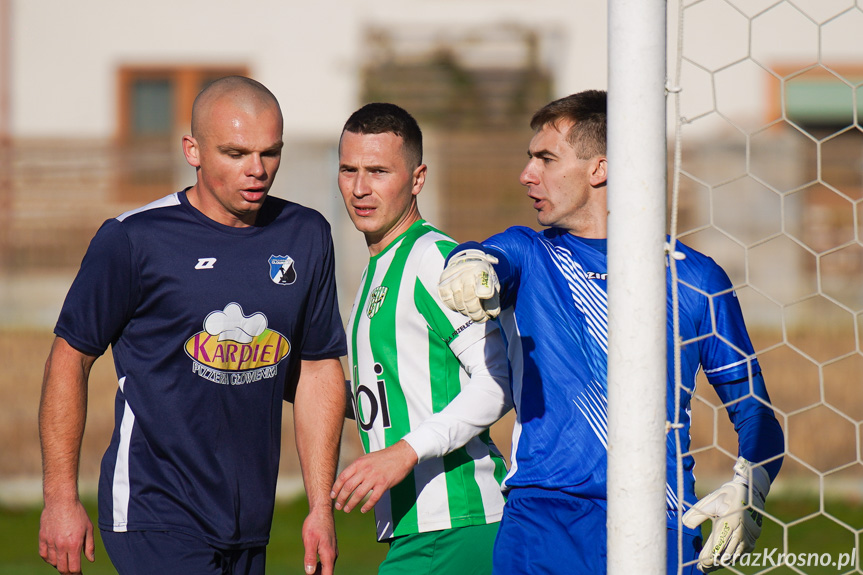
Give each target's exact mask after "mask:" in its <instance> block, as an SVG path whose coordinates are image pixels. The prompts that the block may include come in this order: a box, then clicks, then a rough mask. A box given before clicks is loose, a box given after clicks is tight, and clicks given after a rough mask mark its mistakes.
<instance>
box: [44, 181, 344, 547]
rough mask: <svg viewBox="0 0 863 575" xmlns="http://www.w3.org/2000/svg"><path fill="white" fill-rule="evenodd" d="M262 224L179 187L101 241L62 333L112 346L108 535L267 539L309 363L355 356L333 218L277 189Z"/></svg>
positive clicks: (227, 543) (98, 350)
mask: <svg viewBox="0 0 863 575" xmlns="http://www.w3.org/2000/svg"><path fill="white" fill-rule="evenodd" d="M257 220H258V221H257V223H256V225H254V226H251V227H243V228H234V227H228V226H224V225H221V224H219V223H217V222H214V221H213V220H210V219H209V218H207V217H206V216H204V215H203V214H202V213H201V212H199V211H198V210H197V209H195V208H194V207H193V206H192V205H191V204H190V203H189V200H188V199H187V198H186V194H185V193H184V192H180V193H176V194H171V195H170V196H167V197H165V198H163V199H161V200H159V201H156V202H153V203H151V204H149V205H147V206H145V207H144V208H142V209H140V210H136V211H134V212H130V213H126V214H123V215H122V216H120V217H118V218H116V219H111V220H108V221H107V222H105V223H104V225H103V226H102V227H101V228H100V229H99V231H98V233H97V234H96V236H95V237H94V238H93V240H92V242H91V243H90V247H89V248H88V250H87V254H86V256H85V257H84V261H83V263H82V264H81V270H80V271H79V273H78V276H77V277H76V278H75V281H74V283H73V284H72V287H71V289H70V290H69V294H68V296H67V297H66V302H65V304H64V305H63V310H62V312H61V314H60V318H59V321H58V323H57V326H56V328H55V332H56V334H57V335H58V336H59V337H62V338H63V339H65V340H66V341H67V342H68V343H69V344H70V345H71V346H72V347H74V348H75V349H77V350H79V351H81V352H84V353H86V354H90V355H94V356H98V355H101V354H102V353H103V352H104V351H105V350H106V348H107V347H108V346H109V345H111V346H112V351H113V357H114V364H115V368H116V372H117V380H118V390H117V395H116V401H115V428H114V433H113V436H112V437H111V443H110V445H109V446H108V448H107V450H106V452H105V455H104V457H103V459H102V470H101V474H100V479H99V527H101V528H102V529H106V530H110V531H115V532H124V531H140V530H157V531H172V532H180V533H185V534H188V535H192V536H195V537H199V538H201V539H204V540H206V541H207V542H209V543H210V544H212V545H215V546H217V547H255V546H260V545H265V544H266V543H267V541H268V538H269V531H270V524H271V521H272V516H273V505H274V499H275V489H276V476H277V474H278V469H279V452H280V441H281V422H282V405H283V397H285V396H286V395H287V397H289V398H291V397H292V395H293V391H294V385H295V383H296V375H297V369H298V367H299V364H300V360H301V359H305V360H319V359H326V358H338V357H339V356H342V355H345V354H346V352H347V349H346V344H345V334H344V329H343V327H342V322H341V318H340V316H339V310H338V306H337V298H336V285H335V279H334V275H333V271H334V267H335V266H334V259H333V247H332V240H331V237H330V228H329V225H328V224H327V222H326V221H325V220H324V218H323V217H322V216H321V215H320V214H319V213H317V212H315V211H313V210H310V209H308V208H304V207H302V206H299V205H297V204H294V203H291V202H287V201H285V200H281V199H278V198H272V197H270V198H267V200H266V202H265V203H264V205H263V206H262V207H261V210H260V212H259V213H258V218H257ZM286 386H287V389H286Z"/></svg>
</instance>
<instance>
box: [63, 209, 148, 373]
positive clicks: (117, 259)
mask: <svg viewBox="0 0 863 575" xmlns="http://www.w3.org/2000/svg"><path fill="white" fill-rule="evenodd" d="M131 252H132V248H131V244H130V242H129V237H128V236H127V234H126V233H125V230H124V228H123V224H122V223H121V222H120V221H119V220H108V221H106V222H105V223H104V224H102V227H101V228H99V231H98V232H96V235H95V236H94V237H93V239H92V240H91V241H90V246H89V247H88V248H87V253H86V254H85V255H84V259H83V261H82V262H81V268H80V269H79V270H78V275H77V276H76V277H75V280H74V282H72V286H71V288H69V292H68V294H67V295H66V300H65V302H64V303H63V308H62V310H61V311H60V317H59V319H58V321H57V325H56V326H55V328H54V333H55V334H57V335H58V336H59V337H62V338H63V339H65V340H66V341H67V342H68V343H69V345H71V346H72V347H74V348H75V349H77V350H78V351H80V352H83V353H86V354H88V355H95V356H99V355H102V354H103V353H105V350H106V349H108V346H109V345H111V344H112V343H114V342H115V341H117V339H118V338H119V337H120V334H121V333H122V332H123V329H124V327H125V326H126V323H128V321H129V319H130V318H131V317H132V314H133V313H134V310H135V305H136V301H137V299H138V296H139V294H140V277H139V274H138V272H137V267H136V266H135V265H134V264H133V259H132V253H131Z"/></svg>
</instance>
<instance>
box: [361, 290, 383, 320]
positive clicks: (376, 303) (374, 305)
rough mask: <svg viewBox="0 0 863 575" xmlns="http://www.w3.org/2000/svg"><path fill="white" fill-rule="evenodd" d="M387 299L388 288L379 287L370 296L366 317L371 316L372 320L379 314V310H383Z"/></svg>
mask: <svg viewBox="0 0 863 575" xmlns="http://www.w3.org/2000/svg"><path fill="white" fill-rule="evenodd" d="M385 297H387V288H386V286H378V287H376V288H375V289H373V290H372V293H371V295H370V296H369V307H367V308H366V315H367V316H369V319H372V317H373V316H374V315H375V314H376V313H378V310H379V309H381V306H382V305H383V303H384V298H385Z"/></svg>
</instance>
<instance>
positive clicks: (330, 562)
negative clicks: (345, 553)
mask: <svg viewBox="0 0 863 575" xmlns="http://www.w3.org/2000/svg"><path fill="white" fill-rule="evenodd" d="M303 549H304V550H305V554H304V555H303V567H304V569H305V571H306V573H308V575H333V569H334V567H335V564H336V559H337V558H338V556H339V545H338V542H337V541H336V524H335V521H333V513H332V510H331V509H329V508H319V509H317V510H311V511H309V515H308V516H307V517H306V520H305V521H303Z"/></svg>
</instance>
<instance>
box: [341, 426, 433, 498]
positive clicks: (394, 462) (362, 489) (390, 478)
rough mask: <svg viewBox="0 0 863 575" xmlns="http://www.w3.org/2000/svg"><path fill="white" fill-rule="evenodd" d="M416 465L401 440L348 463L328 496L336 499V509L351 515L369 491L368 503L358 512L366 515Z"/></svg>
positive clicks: (406, 445) (411, 451)
mask: <svg viewBox="0 0 863 575" xmlns="http://www.w3.org/2000/svg"><path fill="white" fill-rule="evenodd" d="M416 464H417V454H416V452H415V451H414V450H413V448H412V447H411V446H410V445H409V444H408V443H407V442H406V441H405V440H400V441H399V442H397V443H396V444H394V445H391V446H389V447H387V448H386V449H382V450H380V451H374V452H372V453H368V454H366V455H363V456H362V457H360V458H359V459H357V460H356V461H354V462H353V463H351V464H350V465H349V466H348V467H347V468H346V469H345V470H344V471H342V473H341V474H340V475H339V477H338V479H336V482H335V484H334V485H333V491H332V493H330V497H332V498H333V499H335V500H336V509H344V511H345V513H350V512H351V509H353V508H354V507H356V506H357V505H358V504H359V503H360V502H361V501H362V500H363V498H364V497H365V496H366V495H368V494H369V492H371V496H370V497H369V500H368V501H366V503H365V505H363V506H362V508H361V509H360V511H361V512H362V513H366V512H368V511H369V510H370V509H372V508H373V507H374V506H375V504H376V503H377V502H378V500H379V499H380V498H381V496H382V495H383V494H384V492H385V491H386V490H387V489H389V488H390V487H392V486H393V485H397V484H399V483H401V481H402V480H403V479H404V478H405V477H407V476H408V474H409V473H410V472H411V470H412V469H413V468H414V466H415V465H416Z"/></svg>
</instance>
